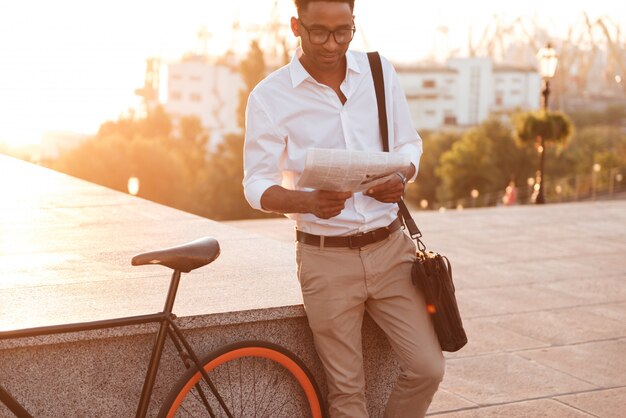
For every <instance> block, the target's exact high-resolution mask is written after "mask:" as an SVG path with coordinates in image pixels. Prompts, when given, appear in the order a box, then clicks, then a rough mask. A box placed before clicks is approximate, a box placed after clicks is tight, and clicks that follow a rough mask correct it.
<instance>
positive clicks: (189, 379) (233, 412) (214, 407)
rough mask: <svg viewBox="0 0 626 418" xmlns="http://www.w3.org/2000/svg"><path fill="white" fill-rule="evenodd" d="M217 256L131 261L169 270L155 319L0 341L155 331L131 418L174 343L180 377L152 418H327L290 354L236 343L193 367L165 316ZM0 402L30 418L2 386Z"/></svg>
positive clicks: (202, 245)
mask: <svg viewBox="0 0 626 418" xmlns="http://www.w3.org/2000/svg"><path fill="white" fill-rule="evenodd" d="M219 254H220V247H219V243H218V242H217V240H215V239H214V238H212V237H204V238H200V239H197V240H195V241H191V242H188V243H186V244H182V245H178V246H174V247H169V248H165V249H160V250H156V251H149V252H145V253H141V254H138V255H136V256H134V257H133V258H132V261H131V264H132V265H133V266H141V265H148V264H160V265H163V266H166V267H169V268H171V269H172V270H174V271H173V273H172V276H171V279H170V286H169V290H168V293H167V297H166V300H165V306H164V308H163V311H162V312H158V313H155V314H148V315H139V316H132V317H123V318H116V319H108V320H101V321H92V322H81V323H72V324H64V325H53V326H46V327H38V328H26V329H20V330H13V331H3V332H0V340H3V339H13V338H24V337H33V336H44V335H51V334H59V333H70V332H79V331H88V330H96V329H105V328H116V327H123V326H129V325H138V324H148V323H160V325H159V327H158V330H157V332H156V337H155V340H154V345H153V348H152V355H151V357H150V361H149V364H148V370H147V372H146V377H145V380H144V383H143V387H142V391H141V396H140V398H139V402H138V405H137V412H136V417H138V418H143V417H145V416H146V414H147V412H148V406H149V404H150V399H151V397H152V391H153V388H154V385H155V381H156V375H157V372H158V369H159V364H160V360H161V356H162V354H163V348H164V346H165V341H166V337H169V339H170V340H171V341H172V342H173V344H174V346H175V347H176V350H177V351H178V354H179V356H180V358H181V359H182V362H183V364H184V366H185V368H186V369H187V370H186V372H185V374H184V375H183V376H182V377H181V378H180V379H179V380H178V381H177V382H176V383H175V384H174V386H173V387H172V389H171V390H170V392H169V395H168V396H167V397H166V399H165V401H164V402H163V404H162V406H161V408H160V410H159V413H158V416H159V417H160V418H161V417H163V418H165V417H167V418H171V417H178V416H203V417H205V416H210V417H212V418H216V417H222V416H227V417H229V418H234V417H251V416H254V417H272V418H273V417H281V416H284V417H290V418H291V417H298V416H305V417H312V418H323V417H326V414H327V413H326V410H325V407H324V402H323V399H322V396H321V393H320V390H319V387H318V386H317V383H316V382H315V379H314V378H313V375H312V374H311V372H310V371H309V370H308V369H307V367H306V365H305V364H304V363H303V361H302V360H301V359H299V358H298V357H297V356H296V355H295V354H294V353H292V352H291V351H289V350H287V349H286V348H284V347H281V346H279V345H276V344H273V343H269V342H263V341H241V342H237V343H233V344H229V345H226V346H223V347H221V348H218V349H217V350H214V351H212V352H211V353H209V354H208V355H206V356H204V357H203V358H202V359H200V358H199V357H198V355H197V354H196V353H195V352H194V350H193V349H192V347H191V345H190V344H189V342H188V341H187V339H186V338H185V337H184V335H183V333H182V331H181V329H180V328H179V327H178V326H177V325H176V323H175V321H174V320H175V319H176V315H175V314H173V313H172V309H173V306H174V301H175V298H176V292H177V289H178V285H179V282H180V279H181V275H182V273H189V272H191V271H192V270H195V269H197V268H200V267H202V266H205V265H207V264H210V263H211V262H213V261H214V260H215V259H216V258H217V257H218V256H219ZM281 396H282V398H281ZM0 401H2V403H4V404H5V405H6V406H7V407H8V408H9V410H10V411H11V412H12V413H13V414H15V415H16V416H17V417H20V418H23V417H24V418H32V415H31V414H30V413H29V412H28V411H27V410H26V408H25V407H24V406H23V405H22V404H20V403H19V402H18V401H17V400H16V399H15V398H14V397H13V396H12V395H11V394H10V393H9V392H8V390H6V389H5V388H4V387H3V386H2V385H1V384H0Z"/></svg>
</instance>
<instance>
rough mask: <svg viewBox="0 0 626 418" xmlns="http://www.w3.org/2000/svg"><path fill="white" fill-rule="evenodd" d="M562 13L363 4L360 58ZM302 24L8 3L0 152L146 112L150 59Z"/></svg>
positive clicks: (202, 12) (271, 1) (529, 4)
mask: <svg viewBox="0 0 626 418" xmlns="http://www.w3.org/2000/svg"><path fill="white" fill-rule="evenodd" d="M617 3H619V2H613V3H611V2H608V0H597V1H596V2H594V4H592V5H588V6H586V7H587V9H588V10H587V11H588V12H590V13H591V15H592V16H596V17H597V16H599V15H601V14H604V15H610V16H611V17H612V18H613V19H619V16H623V14H620V13H616V7H617V6H615V4H617ZM34 4H36V9H37V12H36V13H33V12H32V11H33V8H34V7H35V6H34ZM564 4H565V2H563V1H554V2H542V1H539V0H528V1H526V2H523V3H509V2H505V3H503V2H494V1H490V0H476V1H475V2H471V3H467V2H459V1H452V0H441V1H440V2H436V3H419V2H417V3H416V2H413V1H409V0H389V1H387V2H379V1H375V0H357V2H356V4H355V15H356V24H357V34H356V36H355V40H354V42H353V47H355V48H356V49H361V50H380V51H381V52H382V53H383V54H384V55H386V56H387V57H388V58H391V59H392V60H394V61H398V62H415V61H416V60H418V59H424V58H429V57H431V58H432V57H436V58H439V59H442V58H445V50H446V48H450V49H452V48H457V49H459V50H462V49H463V48H465V47H466V46H467V43H468V37H469V33H470V29H471V31H472V32H473V33H474V34H480V33H481V32H482V31H483V29H484V27H485V25H487V24H488V23H489V22H490V21H492V20H493V16H494V15H499V16H503V17H504V18H505V19H514V18H515V17H517V16H521V15H523V16H524V17H525V18H527V19H528V20H529V21H532V20H533V19H534V20H537V21H539V22H540V23H542V24H543V26H544V27H550V22H553V23H554V25H553V27H554V28H556V29H555V30H560V31H561V32H563V31H564V30H566V29H567V25H568V24H569V23H571V22H572V20H573V19H575V18H576V17H577V16H580V15H581V13H582V9H580V10H579V9H577V8H576V7H571V6H569V5H568V7H564ZM568 4H569V3H568ZM274 5H276V8H274ZM293 14H295V8H294V5H293V1H292V0H265V1H261V0H234V1H231V2H222V3H220V4H219V6H218V5H217V4H216V3H215V2H193V1H183V2H174V1H170V0H165V1H161V2H153V1H149V0H136V1H131V2H127V1H122V0H111V1H107V2H82V1H77V0H57V1H54V2H32V1H13V2H0V115H1V118H2V123H1V124H0V143H1V142H3V143H5V144H11V145H19V144H28V143H37V142H39V140H40V138H41V135H42V134H43V133H44V132H46V131H51V130H54V131H64V130H67V131H73V132H78V133H87V134H89V133H94V132H95V131H96V130H97V128H98V127H99V125H100V124H101V123H102V122H104V121H106V120H107V119H112V118H116V117H117V116H118V115H119V114H121V113H123V112H125V111H126V110H128V108H129V107H134V106H137V104H138V100H137V97H136V96H134V90H135V89H136V88H139V87H141V85H142V84H143V77H144V70H145V60H146V59H147V58H150V57H159V58H161V59H162V61H164V62H171V61H175V60H178V59H180V57H181V56H182V55H183V54H185V53H187V52H191V51H196V52H197V51H199V50H202V49H203V48H204V49H205V50H206V51H207V52H208V53H210V54H213V55H220V54H223V53H224V52H225V51H227V50H229V49H231V50H235V51H236V52H239V53H243V52H245V51H246V48H247V46H248V45H249V40H250V39H251V38H253V37H259V36H261V34H265V36H267V35H268V34H269V35H271V34H272V33H273V31H274V30H275V26H273V24H274V23H280V24H281V25H287V23H288V22H289V17H290V16H291V15H293ZM470 22H471V24H470ZM619 23H622V22H619ZM546 25H547V26H546ZM202 27H206V36H205V37H204V41H202V42H201V41H200V40H199V39H198V36H197V34H198V31H199V29H200V28H202ZM283 29H286V30H287V34H289V30H288V28H287V27H286V26H283ZM444 29H445V30H444ZM474 36H478V35H474ZM289 39H290V40H291V41H292V42H293V44H294V45H295V40H294V38H291V35H289ZM442 51H443V52H442ZM616 82H617V83H620V82H621V79H620V80H617V81H616Z"/></svg>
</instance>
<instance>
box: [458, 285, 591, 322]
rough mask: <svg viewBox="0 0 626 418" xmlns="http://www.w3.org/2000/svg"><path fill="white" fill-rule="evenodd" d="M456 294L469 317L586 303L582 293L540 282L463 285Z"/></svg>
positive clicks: (463, 312) (461, 308)
mask: <svg viewBox="0 0 626 418" xmlns="http://www.w3.org/2000/svg"><path fill="white" fill-rule="evenodd" d="M456 296H457V300H458V302H459V310H460V311H461V314H462V315H463V316H464V317H467V318H472V317H477V316H493V315H502V314H508V313H519V312H533V311H540V310H543V309H554V308H562V307H570V306H578V305H583V304H584V303H585V299H584V298H583V297H581V296H577V295H570V294H567V293H563V292H559V291H557V290H552V289H545V288H538V287H537V286H536V285H526V286H506V287H494V288H486V289H459V290H458V291H457V292H456Z"/></svg>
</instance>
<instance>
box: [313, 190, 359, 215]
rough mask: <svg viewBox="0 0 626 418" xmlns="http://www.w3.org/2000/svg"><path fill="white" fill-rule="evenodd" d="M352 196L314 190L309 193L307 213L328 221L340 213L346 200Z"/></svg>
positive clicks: (348, 193) (344, 193) (349, 193)
mask: <svg viewBox="0 0 626 418" xmlns="http://www.w3.org/2000/svg"><path fill="white" fill-rule="evenodd" d="M351 196H352V193H351V192H331V191H329V190H314V191H312V192H309V205H308V206H309V210H308V212H310V213H312V214H313V215H315V216H317V217H318V218H322V219H330V218H332V217H334V216H337V215H339V214H340V213H341V211H342V210H343V208H344V207H345V205H346V200H347V199H349V198H350V197H351Z"/></svg>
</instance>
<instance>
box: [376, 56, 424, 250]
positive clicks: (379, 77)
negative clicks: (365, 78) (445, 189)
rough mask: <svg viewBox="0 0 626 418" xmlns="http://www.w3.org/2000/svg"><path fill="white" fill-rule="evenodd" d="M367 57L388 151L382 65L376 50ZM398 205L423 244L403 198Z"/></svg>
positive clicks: (384, 143)
mask: <svg viewBox="0 0 626 418" xmlns="http://www.w3.org/2000/svg"><path fill="white" fill-rule="evenodd" d="M367 59H368V60H369V62H370V68H371V69H372V78H373V79H374V91H375V92H376V104H377V105H378V126H379V127H380V136H381V137H382V139H383V150H384V151H385V152H389V127H388V125H387V106H386V105H385V81H384V78H383V67H382V63H381V60H380V55H379V54H378V52H368V53H367ZM398 206H399V207H400V215H401V216H402V218H403V220H404V224H405V225H406V227H407V229H408V230H409V233H410V234H411V237H412V238H413V239H416V240H417V242H418V245H421V246H423V245H424V244H423V243H422V242H421V241H420V237H421V236H422V233H421V232H420V230H419V228H418V227H417V224H416V223H415V221H414V220H413V217H412V216H411V213H410V212H409V209H408V208H407V207H406V204H405V203H404V200H402V199H400V201H399V202H398Z"/></svg>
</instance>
